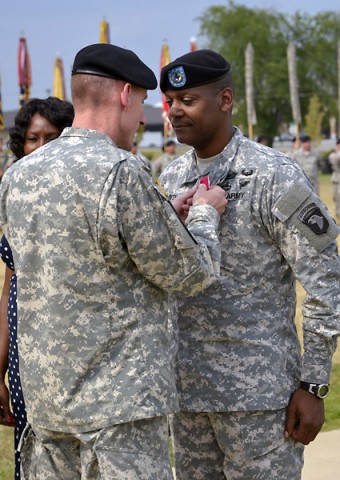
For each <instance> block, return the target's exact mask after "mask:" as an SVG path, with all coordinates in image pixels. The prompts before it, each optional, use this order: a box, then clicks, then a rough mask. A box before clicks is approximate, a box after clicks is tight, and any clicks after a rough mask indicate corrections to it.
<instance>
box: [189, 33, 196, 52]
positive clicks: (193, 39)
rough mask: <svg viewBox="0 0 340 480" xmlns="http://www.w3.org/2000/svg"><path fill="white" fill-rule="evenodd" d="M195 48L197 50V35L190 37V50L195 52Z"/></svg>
mask: <svg viewBox="0 0 340 480" xmlns="http://www.w3.org/2000/svg"><path fill="white" fill-rule="evenodd" d="M195 50H197V42H196V37H191V38H190V51H191V52H194V51H195Z"/></svg>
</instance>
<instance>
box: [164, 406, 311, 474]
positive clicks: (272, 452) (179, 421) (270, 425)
mask: <svg viewBox="0 0 340 480" xmlns="http://www.w3.org/2000/svg"><path fill="white" fill-rule="evenodd" d="M285 416H286V410H285V409H281V410H274V411H271V410H270V411H261V412H230V413H192V412H178V413H175V414H173V415H170V425H171V433H172V437H173V440H174V442H173V451H174V457H175V465H176V474H177V478H179V479H180V480H192V479H195V480H207V479H213V480H226V479H228V480H254V479H256V480H273V479H280V480H281V479H282V480H283V479H287V480H292V479H294V480H297V479H298V478H300V475H301V470H302V466H303V451H304V446H303V445H302V444H301V443H296V442H294V440H292V439H288V440H286V439H285V438H284V436H283V430H284V423H285Z"/></svg>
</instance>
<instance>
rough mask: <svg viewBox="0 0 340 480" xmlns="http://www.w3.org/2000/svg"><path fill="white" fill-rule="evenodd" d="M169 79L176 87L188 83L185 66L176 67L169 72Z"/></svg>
mask: <svg viewBox="0 0 340 480" xmlns="http://www.w3.org/2000/svg"><path fill="white" fill-rule="evenodd" d="M168 79H169V83H170V85H172V86H173V87H174V88H180V87H183V86H184V85H185V84H186V81H187V77H186V76H185V72H184V68H183V67H175V68H173V69H172V70H169V72H168Z"/></svg>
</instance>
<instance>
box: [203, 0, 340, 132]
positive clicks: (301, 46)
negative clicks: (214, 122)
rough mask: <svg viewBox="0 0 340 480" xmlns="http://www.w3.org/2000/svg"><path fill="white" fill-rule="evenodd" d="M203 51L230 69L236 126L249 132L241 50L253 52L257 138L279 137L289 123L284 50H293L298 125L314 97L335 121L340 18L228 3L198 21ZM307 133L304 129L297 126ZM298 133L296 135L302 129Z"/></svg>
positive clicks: (330, 13) (290, 117)
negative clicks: (262, 135)
mask: <svg viewBox="0 0 340 480" xmlns="http://www.w3.org/2000/svg"><path fill="white" fill-rule="evenodd" d="M198 20H199V22H200V38H201V39H202V41H203V43H204V48H211V49H213V50H216V51H218V52H220V53H221V54H222V55H223V56H224V57H225V58H227V59H228V61H229V62H230V64H231V66H232V71H233V75H234V83H235V97H236V100H235V109H234V121H235V123H236V124H238V125H239V126H240V127H241V128H242V129H243V131H244V132H246V131H247V115H246V102H245V61H244V60H245V49H246V46H247V44H248V43H249V42H250V43H251V44H252V46H253V48H254V91H255V108H256V115H257V125H256V126H255V129H254V130H255V132H257V134H259V133H265V134H267V135H269V136H274V135H277V134H278V132H279V131H280V128H281V127H282V125H284V124H286V125H287V124H290V123H291V122H292V113H291V104H290V97H289V81H288V64H287V47H288V43H289V42H290V41H293V42H294V43H295V46H296V55H297V75H298V87H299V98H300V107H301V115H302V119H303V120H302V122H304V119H305V116H306V114H307V112H308V108H309V102H310V98H311V97H312V96H313V95H317V96H318V97H319V98H320V101H321V103H322V107H323V111H324V113H325V115H324V120H323V125H322V126H323V129H326V128H327V127H328V123H327V122H328V121H329V118H330V116H334V115H336V116H337V102H338V99H337V91H338V87H337V85H338V65H337V48H338V40H339V39H340V13H339V12H322V13H319V14H317V15H315V16H310V15H309V14H307V13H306V14H305V13H303V14H302V13H300V12H298V13H296V14H295V15H294V16H286V15H283V14H282V13H278V12H276V11H274V10H264V9H260V8H254V9H250V8H248V7H246V6H243V5H235V3H234V2H233V1H231V0H230V1H228V2H227V6H224V5H216V6H211V7H209V8H208V9H207V10H206V11H204V12H203V14H202V16H201V17H199V19H198ZM301 127H302V129H303V128H304V127H305V125H304V123H302V125H301ZM301 127H300V129H301Z"/></svg>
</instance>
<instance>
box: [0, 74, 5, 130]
mask: <svg viewBox="0 0 340 480" xmlns="http://www.w3.org/2000/svg"><path fill="white" fill-rule="evenodd" d="M4 128H5V122H4V115H3V113H2V97H1V77H0V130H3V129H4Z"/></svg>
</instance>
